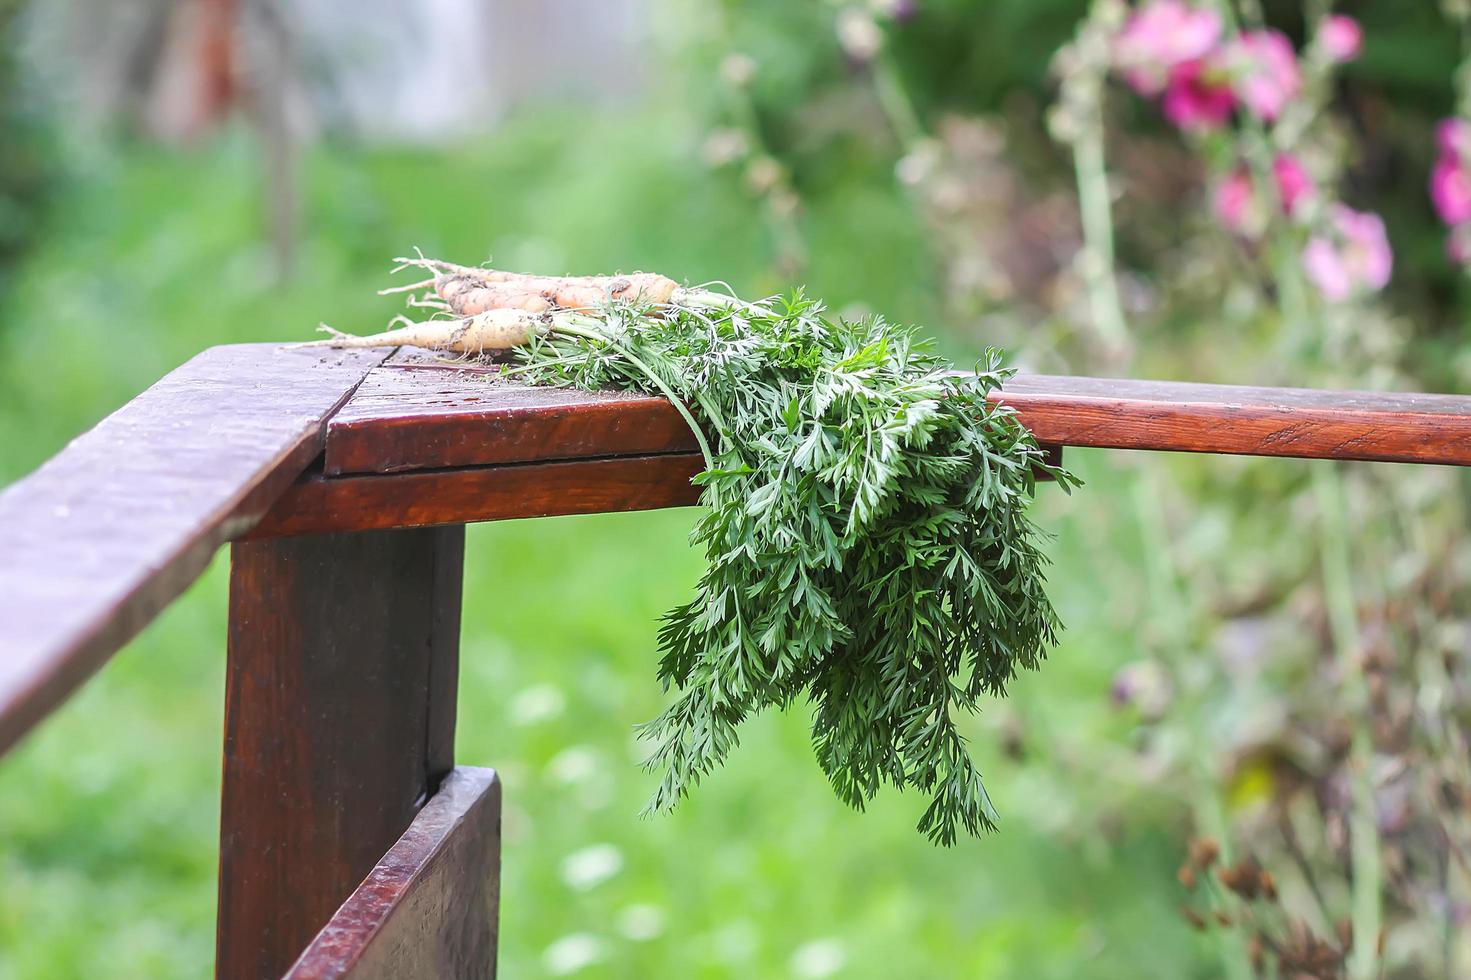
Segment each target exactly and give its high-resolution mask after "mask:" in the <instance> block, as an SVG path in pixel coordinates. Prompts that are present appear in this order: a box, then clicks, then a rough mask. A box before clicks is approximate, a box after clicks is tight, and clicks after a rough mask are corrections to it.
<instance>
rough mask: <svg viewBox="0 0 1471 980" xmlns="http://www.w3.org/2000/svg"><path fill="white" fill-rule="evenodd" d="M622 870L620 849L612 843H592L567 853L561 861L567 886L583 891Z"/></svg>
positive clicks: (563, 878) (594, 886)
mask: <svg viewBox="0 0 1471 980" xmlns="http://www.w3.org/2000/svg"><path fill="white" fill-rule="evenodd" d="M622 870H623V852H622V851H620V850H618V848H616V847H614V846H613V845H612V844H594V845H592V846H591V847H584V848H583V849H582V850H580V851H576V852H574V853H572V854H569V855H567V857H566V859H565V860H564V861H563V862H562V880H563V881H565V882H566V883H567V885H568V886H569V887H571V888H575V889H576V890H577V891H580V892H585V891H587V890H588V889H589V888H596V887H597V886H598V885H601V884H602V883H603V882H605V881H607V880H608V879H609V878H611V877H613V876H614V875H616V874H617V873H618V872H620V871H622Z"/></svg>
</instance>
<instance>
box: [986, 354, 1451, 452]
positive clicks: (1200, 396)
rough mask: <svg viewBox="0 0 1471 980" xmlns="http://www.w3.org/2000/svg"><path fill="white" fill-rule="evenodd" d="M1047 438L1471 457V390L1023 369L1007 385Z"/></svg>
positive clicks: (1201, 448)
mask: <svg viewBox="0 0 1471 980" xmlns="http://www.w3.org/2000/svg"><path fill="white" fill-rule="evenodd" d="M1000 400H1001V401H1003V402H1005V403H1006V404H1008V405H1011V406H1012V407H1014V408H1015V409H1016V410H1017V414H1018V416H1019V417H1020V418H1021V421H1022V423H1023V424H1025V425H1026V426H1027V428H1029V429H1031V430H1032V433H1033V434H1034V435H1035V436H1036V437H1037V439H1038V440H1039V441H1041V442H1050V443H1057V444H1059V445H1064V446H1094V447H1102V448H1109V449H1154V450H1169V451H1176V452H1193V453H1223V454H1229V455H1245V456H1292V457H1300V458H1304V459H1344V460H1377V461H1386V462H1401V463H1444V464H1451V465H1456V466H1466V465H1471V397H1467V396H1464V395H1424V394H1401V393H1395V392H1364V391H1326V390H1315V389H1307V388H1251V387H1242V386H1236V385H1208V384H1192V383H1188V382H1179V381H1130V380H1113V379H1108V378H1075V377H1066V376H1054V375H1026V374H1021V375H1017V376H1016V377H1015V378H1013V379H1011V381H1009V382H1008V383H1007V385H1006V388H1005V390H1004V391H1003V392H1001V394H1000Z"/></svg>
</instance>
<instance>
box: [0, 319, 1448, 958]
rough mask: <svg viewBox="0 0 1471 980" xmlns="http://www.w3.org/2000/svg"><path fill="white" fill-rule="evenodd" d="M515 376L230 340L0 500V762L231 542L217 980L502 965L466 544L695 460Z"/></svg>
mask: <svg viewBox="0 0 1471 980" xmlns="http://www.w3.org/2000/svg"><path fill="white" fill-rule="evenodd" d="M494 370H495V369H494V368H493V367H487V366H479V365H455V364H446V363H441V362H439V361H437V360H435V359H433V358H431V357H428V356H426V355H424V354H420V353H412V352H407V351H400V352H395V351H391V350H387V349H383V350H374V351H359V352H323V351H316V350H311V351H308V350H300V349H296V350H293V349H286V348H279V347H273V346H266V345H245V346H234V347H218V348H214V349H212V350H209V351H206V352H205V353H203V354H201V355H199V356H198V357H196V358H195V359H194V360H192V361H190V362H189V363H187V364H185V365H184V366H183V367H181V368H179V369H178V370H176V371H174V372H173V373H172V374H170V375H169V376H168V377H166V378H164V379H163V380H162V381H160V382H159V383H158V384H157V385H155V386H154V387H152V388H150V389H149V390H148V391H146V392H144V393H143V394H142V395H140V396H139V397H138V398H137V399H135V400H134V401H133V402H131V403H129V404H128V405H126V406H124V407H123V408H122V409H120V410H119V411H118V412H116V413H115V414H113V415H112V416H110V417H109V418H107V419H105V420H104V421H103V422H101V423H100V424H99V425H98V426H97V427H96V428H94V429H93V430H92V431H90V432H88V433H86V434H85V435H83V436H81V437H80V438H78V439H77V440H76V441H74V442H73V443H72V444H71V445H70V446H68V447H67V448H66V449H65V450H64V451H63V452H62V453H60V454H59V455H58V456H56V457H55V458H54V459H52V460H51V461H50V462H48V463H47V464H46V465H44V466H43V467H42V468H41V469H40V470H38V471H36V472H35V473H34V474H32V475H31V476H29V477H27V478H25V479H23V480H21V481H20V482H18V483H16V484H15V485H13V486H11V487H9V488H8V489H6V490H5V491H4V492H3V493H0V753H3V752H4V751H6V750H7V749H9V748H10V747H12V746H13V745H14V744H15V743H16V742H17V741H18V740H19V739H20V738H21V737H22V736H23V735H24V734H25V733H26V732H27V731H28V730H30V729H31V728H32V727H34V726H35V725H36V724H37V723H39V722H40V721H41V720H42V719H43V718H44V717H45V716H46V715H47V714H48V713H49V712H51V711H52V710H53V709H55V708H56V707H57V706H58V705H59V704H60V703H61V702H62V701H63V700H64V699H65V698H66V697H67V696H68V695H69V694H71V692H72V691H74V690H75V689H76V687H77V686H78V685H80V684H81V683H82V682H83V681H84V680H85V679H86V678H87V677H88V676H89V675H90V674H91V673H92V672H94V671H95V670H97V669H98V668H99V667H100V666H101V665H102V664H103V663H105V662H106V660H107V658H108V657H109V656H111V655H112V654H113V653H114V652H116V651H117V650H118V648H119V647H121V646H122V645H123V644H124V643H126V642H127V640H128V639H129V638H131V637H132V636H133V635H134V634H136V633H137V632H138V631H139V630H140V629H142V628H143V626H144V625H146V624H147V623H148V622H149V621H150V620H151V619H152V618H153V617H154V616H156V615H157V614H158V612H159V611H160V610H161V609H163V608H164V606H166V605H167V604H168V603H169V602H170V601H172V600H173V599H174V598H175V597H177V596H178V595H179V593H180V592H182V591H183V589H184V588H185V587H186V586H187V585H188V584H189V583H190V582H192V581H193V580H194V579H195V578H197V577H198V576H199V574H200V573H201V572H202V570H203V569H204V567H205V565H206V563H207V562H208V560H209V558H210V556H211V555H212V554H213V553H214V552H215V551H216V549H218V547H219V546H220V545H222V544H225V543H227V542H231V543H232V551H231V573H230V623H229V637H228V653H227V672H226V676H227V681H226V692H225V705H226V731H225V746H224V789H223V802H222V812H221V830H220V882H219V889H220V891H219V894H220V902H219V922H218V947H217V961H216V974H217V976H219V977H225V978H260V977H277V976H281V975H283V974H284V975H288V976H290V977H292V978H297V980H302V978H308V977H311V978H321V977H347V976H351V977H353V978H356V980H363V978H367V977H374V978H378V977H383V978H389V977H393V978H406V980H412V978H415V977H426V978H427V977H483V976H490V975H492V974H493V972H494V968H495V966H494V961H495V945H496V902H497V891H498V867H499V821H500V788H499V785H498V783H497V782H496V779H495V775H494V773H493V772H491V771H489V770H481V769H469V768H458V769H457V768H455V765H454V757H453V745H454V729H455V693H456V685H457V677H458V665H459V631H460V598H461V596H460V592H461V571H462V565H463V555H464V541H465V538H464V525H465V524H466V523H469V522H473V521H489V520H500V519H505V518H517V517H535V516H547V515H554V514H586V513H597V512H604V511H625V510H643V509H649V508H657V507H671V506H679V505H685V504H692V503H694V502H695V501H696V497H697V493H696V489H695V488H694V487H692V486H691V485H690V482H689V481H690V477H691V476H693V475H694V474H695V473H696V472H697V471H698V470H699V469H700V461H699V456H698V455H697V454H696V453H695V452H694V443H693V439H692V435H691V433H690V432H689V430H688V429H687V428H686V427H685V425H684V423H683V422H682V421H681V419H680V416H679V414H678V413H677V412H676V411H675V410H674V409H673V407H672V406H670V405H669V404H668V403H667V402H664V401H663V400H661V399H657V398H650V397H645V396H640V395H631V394H621V393H599V394H589V393H582V392H574V391H563V390H552V389H531V388H526V387H521V386H517V385H515V384H511V383H504V382H501V383H496V384H490V383H488V382H489V381H490V380H491V379H490V378H489V377H487V375H488V374H491V373H493V371H494ZM997 397H998V398H999V399H1001V400H1002V401H1004V402H1006V403H1007V404H1009V405H1011V406H1013V407H1014V408H1015V409H1016V410H1017V412H1018V414H1019V417H1020V419H1021V420H1022V422H1023V423H1024V424H1025V425H1027V426H1028V427H1029V428H1030V429H1031V430H1032V431H1033V432H1034V433H1035V435H1036V436H1037V438H1038V439H1039V440H1040V441H1042V442H1043V443H1045V444H1048V445H1050V446H1053V447H1063V446H1100V447H1115V448H1126V449H1154V450H1175V451H1185V452H1202V453H1235V454H1252V455H1264V456H1298V457H1307V458H1316V459H1355V460H1391V461H1401V462H1419V463H1442V464H1454V465H1468V464H1471V398H1466V397H1459V396H1449V395H1415V394H1381V393H1364V392H1327V391H1306V390H1299V389H1275V388H1238V387H1229V386H1220V385H1198V384H1180V383H1172V382H1152V381H1115V380H1105V379H1095V378H1070V377H1046V376H1039V375H1030V376H1029V375H1021V376H1018V377H1016V378H1014V379H1013V380H1012V381H1011V382H1009V383H1008V384H1007V385H1006V387H1005V389H1004V391H1001V392H999V393H998V395H997ZM0 833H3V828H0ZM0 887H3V884H0ZM293 964H294V965H293Z"/></svg>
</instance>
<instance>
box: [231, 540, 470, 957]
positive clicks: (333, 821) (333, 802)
mask: <svg viewBox="0 0 1471 980" xmlns="http://www.w3.org/2000/svg"><path fill="white" fill-rule="evenodd" d="M464 535H465V529H464V527H463V525H456V526H450V527H442V528H432V529H419V530H394V531H371V532H356V533H348V534H324V535H311V536H303V537H294V538H279V539H265V540H256V541H247V542H241V543H237V544H236V545H234V546H233V549H232V552H231V573H230V627H229V657H228V667H227V679H226V694H225V752H224V788H223V799H222V806H221V817H220V823H221V828H220V901H219V921H218V932H217V949H216V953H217V956H216V967H215V971H216V976H217V977H219V978H222V980H247V978H248V980H261V978H268V977H270V978H273V977H279V976H280V975H281V974H282V973H284V972H285V971H286V969H287V968H288V967H290V966H291V964H292V962H293V961H294V960H295V959H296V957H297V956H298V955H299V954H300V953H301V951H302V950H303V949H304V948H305V946H306V945H307V943H309V942H310V941H311V939H312V938H313V936H314V935H315V934H316V932H317V931H318V930H319V929H320V928H321V927H322V926H323V925H324V924H325V923H326V922H327V920H328V919H329V918H330V917H331V916H332V914H333V913H334V912H335V911H336V910H337V908H338V906H339V905H341V904H342V902H343V901H344V900H345V899H346V898H347V897H348V896H349V895H350V894H351V893H352V891H353V889H354V888H355V887H357V885H358V883H359V882H360V881H361V880H362V879H363V877H364V876H365V875H367V873H368V872H369V871H371V870H372V868H373V866H374V864H375V863H376V862H377V861H378V859H379V858H381V857H382V856H383V854H384V853H385V852H386V851H387V850H388V849H389V848H390V847H392V846H393V844H394V842H395V841H396V840H397V839H398V837H399V835H400V834H402V833H403V831H404V830H405V829H406V828H407V827H408V825H409V823H410V822H411V821H412V819H413V817H414V815H415V813H417V812H418V810H419V808H420V807H421V806H422V805H423V803H424V801H425V800H426V799H427V798H428V796H429V795H430V794H432V793H433V792H434V791H435V789H436V788H437V786H438V783H439V780H440V779H441V778H442V777H443V776H444V775H445V774H446V773H447V772H449V770H450V769H451V768H452V766H453V762H454V760H453V751H454V725H455V691H456V685H457V681H458V668H459V632H460V593H461V581H462V572H463V564H464V541H465V536H464Z"/></svg>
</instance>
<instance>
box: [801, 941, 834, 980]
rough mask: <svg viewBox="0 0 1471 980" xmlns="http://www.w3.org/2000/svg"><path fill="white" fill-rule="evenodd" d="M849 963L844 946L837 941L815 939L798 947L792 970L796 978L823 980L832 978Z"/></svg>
mask: <svg viewBox="0 0 1471 980" xmlns="http://www.w3.org/2000/svg"><path fill="white" fill-rule="evenodd" d="M847 962H848V954H847V952H846V951H845V950H844V949H843V944H842V943H840V942H838V941H837V940H836V939H814V940H813V941H812V942H810V943H806V944H804V945H802V946H799V947H797V951H796V952H795V953H793V954H792V961H791V964H790V966H791V970H792V974H793V975H794V976H798V977H803V978H804V980H821V978H822V977H830V976H832V975H833V974H835V973H837V972H838V971H839V970H841V969H842V968H843V965H844V964H845V963H847Z"/></svg>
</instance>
